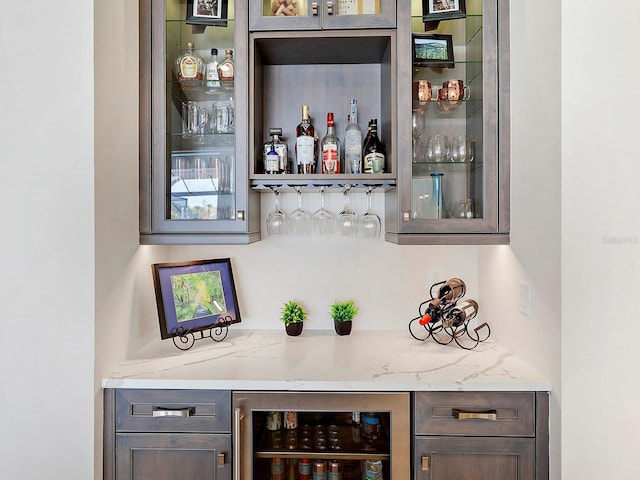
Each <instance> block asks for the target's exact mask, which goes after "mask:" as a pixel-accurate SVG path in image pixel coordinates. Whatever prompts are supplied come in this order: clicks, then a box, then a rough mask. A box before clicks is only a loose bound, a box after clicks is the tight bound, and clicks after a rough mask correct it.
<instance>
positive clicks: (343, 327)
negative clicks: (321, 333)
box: [333, 320, 351, 335]
mask: <svg viewBox="0 0 640 480" xmlns="http://www.w3.org/2000/svg"><path fill="white" fill-rule="evenodd" d="M333 326H334V327H335V329H336V333H337V334H338V335H349V334H350V333H351V321H349V322H339V321H337V320H334V321H333Z"/></svg>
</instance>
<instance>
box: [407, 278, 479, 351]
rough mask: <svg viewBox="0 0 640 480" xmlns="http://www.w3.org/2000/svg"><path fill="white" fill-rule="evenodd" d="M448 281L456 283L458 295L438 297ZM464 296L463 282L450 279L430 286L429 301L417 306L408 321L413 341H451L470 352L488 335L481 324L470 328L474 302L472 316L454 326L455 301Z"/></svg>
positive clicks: (445, 343) (475, 309)
mask: <svg viewBox="0 0 640 480" xmlns="http://www.w3.org/2000/svg"><path fill="white" fill-rule="evenodd" d="M452 280H457V281H459V288H460V289H461V293H460V292H459V293H460V294H459V295H457V296H454V298H451V299H449V298H446V296H440V295H439V294H438V293H437V291H442V289H443V286H446V285H447V284H448V283H449V282H451V281H452ZM465 293H466V287H465V285H464V282H463V281H462V280H460V279H451V280H448V281H446V282H438V283H434V284H433V285H431V288H430V289H429V295H430V297H431V298H429V299H428V300H425V301H424V302H422V303H421V304H420V305H418V315H419V316H417V317H416V318H413V319H411V320H410V321H409V333H410V334H411V336H412V337H413V338H415V339H416V340H420V341H423V342H424V341H426V340H428V339H429V338H432V339H433V341H434V342H436V343H439V344H440V345H449V344H450V343H451V342H455V343H456V344H457V345H458V346H459V347H460V348H463V349H465V350H473V349H474V348H476V347H477V346H478V345H479V344H480V343H482V342H484V341H485V340H487V339H488V338H489V336H490V335H491V328H490V327H489V324H488V323H486V322H484V323H482V324H480V325H478V326H476V327H474V328H472V327H471V326H470V324H469V323H470V321H471V320H473V319H474V318H475V316H476V314H477V308H478V306H477V305H478V304H477V303H476V302H475V301H474V300H467V303H468V302H471V303H472V304H473V305H474V306H475V308H474V311H473V314H472V315H470V316H468V317H467V318H465V319H464V321H463V322H462V323H460V324H456V322H455V321H454V320H455V318H454V317H455V315H456V313H457V312H459V310H460V309H459V308H458V301H459V300H460V299H461V298H462V297H463V296H464V294H465Z"/></svg>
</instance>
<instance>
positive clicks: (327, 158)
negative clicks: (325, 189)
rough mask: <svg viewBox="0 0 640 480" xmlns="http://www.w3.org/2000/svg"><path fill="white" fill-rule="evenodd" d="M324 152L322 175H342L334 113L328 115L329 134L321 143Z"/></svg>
mask: <svg viewBox="0 0 640 480" xmlns="http://www.w3.org/2000/svg"><path fill="white" fill-rule="evenodd" d="M320 150H321V152H322V173H325V174H333V173H340V163H341V162H340V140H339V139H338V136H337V135H336V126H335V123H334V121H333V112H329V113H327V134H326V135H325V136H324V137H323V138H322V141H321V142H320Z"/></svg>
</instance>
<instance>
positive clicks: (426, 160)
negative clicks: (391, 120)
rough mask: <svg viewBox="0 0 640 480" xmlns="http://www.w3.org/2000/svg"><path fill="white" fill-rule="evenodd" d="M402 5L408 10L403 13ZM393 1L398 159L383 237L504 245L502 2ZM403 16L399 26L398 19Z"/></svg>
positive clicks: (505, 49)
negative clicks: (395, 44) (396, 25)
mask: <svg viewBox="0 0 640 480" xmlns="http://www.w3.org/2000/svg"><path fill="white" fill-rule="evenodd" d="M409 3H410V10H411V11H410V12H409V11H408V9H409ZM400 5H401V3H400V2H399V3H398V18H399V23H398V43H399V47H398V64H399V67H398V69H399V72H400V71H403V70H404V71H406V72H407V73H408V74H407V75H406V76H404V75H398V92H399V95H398V99H399V100H398V102H399V114H398V118H399V125H401V126H402V125H404V126H406V128H402V127H401V128H399V137H400V138H399V150H400V151H399V161H398V178H397V191H396V192H392V193H390V194H388V195H387V203H386V208H387V218H386V219H387V222H386V225H387V235H386V237H387V240H389V241H393V242H396V243H401V244H413V243H416V244H418V243H449V244H454V243H465V244H473V243H475V244H484V243H487V244H496V243H508V241H509V98H508V93H509V59H508V55H509V41H508V15H509V0H466V1H465V0H455V1H454V0H452V1H442V0H413V1H411V2H406V4H405V2H402V5H403V6H402V7H401V6H400ZM400 19H402V20H400Z"/></svg>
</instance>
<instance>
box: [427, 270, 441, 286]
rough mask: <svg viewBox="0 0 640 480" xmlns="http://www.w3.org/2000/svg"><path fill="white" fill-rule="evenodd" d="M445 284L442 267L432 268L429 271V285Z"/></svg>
mask: <svg viewBox="0 0 640 480" xmlns="http://www.w3.org/2000/svg"><path fill="white" fill-rule="evenodd" d="M440 282H444V269H443V268H442V267H432V268H430V269H429V285H433V284H434V283H440Z"/></svg>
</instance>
